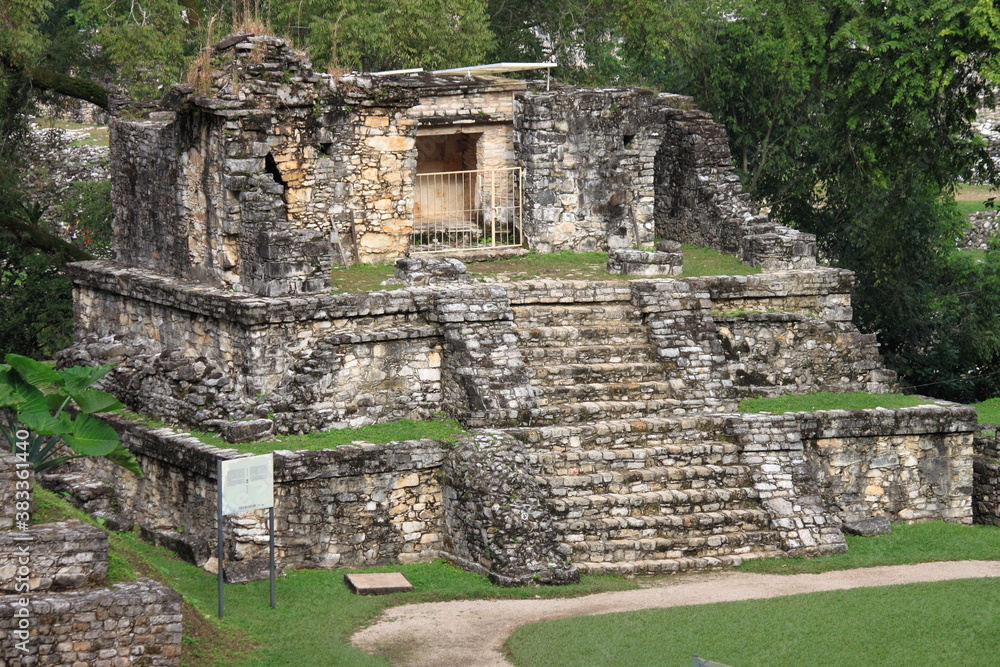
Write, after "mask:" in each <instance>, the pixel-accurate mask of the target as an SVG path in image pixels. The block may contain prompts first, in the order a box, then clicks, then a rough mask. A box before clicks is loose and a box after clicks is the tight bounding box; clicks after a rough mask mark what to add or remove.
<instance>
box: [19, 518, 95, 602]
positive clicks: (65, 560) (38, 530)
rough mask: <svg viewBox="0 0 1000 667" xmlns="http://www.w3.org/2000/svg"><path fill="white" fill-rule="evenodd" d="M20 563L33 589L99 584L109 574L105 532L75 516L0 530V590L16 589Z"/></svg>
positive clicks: (71, 587) (48, 589)
mask: <svg viewBox="0 0 1000 667" xmlns="http://www.w3.org/2000/svg"><path fill="white" fill-rule="evenodd" d="M22 556H23V557H24V559H23V560H22ZM24 560H26V561H27V562H24ZM22 564H24V565H27V566H28V572H29V575H28V577H27V584H28V586H29V588H30V590H31V591H32V592H38V591H50V590H52V591H58V590H69V589H77V588H84V587H87V586H101V585H103V584H104V581H105V579H106V577H107V574H108V534H107V533H105V532H104V531H103V530H101V529H100V528H96V527H94V526H91V525H89V524H86V523H83V522H82V521H75V520H71V521H60V522H58V523H46V524H42V525H39V526H33V527H31V528H29V529H28V530H17V531H0V593H15V592H18V590H19V584H20V582H21V581H22V579H19V578H18V573H19V566H20V565H22Z"/></svg>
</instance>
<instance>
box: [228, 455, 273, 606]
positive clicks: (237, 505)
mask: <svg viewBox="0 0 1000 667" xmlns="http://www.w3.org/2000/svg"><path fill="white" fill-rule="evenodd" d="M215 477H216V480H217V481H218V485H217V488H218V498H217V500H218V510H219V512H218V516H217V517H216V527H217V530H218V549H217V551H216V556H217V557H218V564H219V618H222V616H223V613H224V610H225V604H224V602H223V594H222V588H223V587H222V581H223V578H224V575H223V572H224V570H225V558H224V557H225V549H224V547H225V534H224V524H223V521H222V517H223V516H224V515H226V514H239V513H240V512H249V511H251V510H267V532H268V539H267V542H268V550H267V551H268V570H269V574H270V579H271V609H274V606H275V604H276V602H275V596H274V454H273V453H272V454H264V455H261V456H249V457H245V458H242V459H231V460H228V461H223V460H222V459H216V461H215Z"/></svg>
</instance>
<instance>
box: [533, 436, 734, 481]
mask: <svg viewBox="0 0 1000 667" xmlns="http://www.w3.org/2000/svg"><path fill="white" fill-rule="evenodd" d="M532 456H533V457H534V459H535V460H536V461H537V463H538V465H539V466H540V469H541V471H542V474H544V475H579V474H587V473H595V472H605V471H609V470H618V471H625V470H639V469H642V468H648V467H679V466H680V467H683V466H734V465H737V464H738V461H739V453H738V451H737V447H736V445H733V444H730V443H713V444H707V443H706V444H704V445H676V444H670V445H667V444H664V445H658V446H650V447H633V448H629V449H614V448H610V449H578V448H574V449H566V450H555V451H543V452H535V453H534V454H532Z"/></svg>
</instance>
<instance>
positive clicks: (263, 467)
mask: <svg viewBox="0 0 1000 667" xmlns="http://www.w3.org/2000/svg"><path fill="white" fill-rule="evenodd" d="M269 507H274V454H263V455H261V456H250V457H247V458H242V459H230V460H228V461H222V513H223V514H239V513H240V512H249V511H250V510H264V509H268V508H269Z"/></svg>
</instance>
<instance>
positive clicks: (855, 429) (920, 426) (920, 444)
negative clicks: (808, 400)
mask: <svg viewBox="0 0 1000 667" xmlns="http://www.w3.org/2000/svg"><path fill="white" fill-rule="evenodd" d="M743 419H744V421H745V422H746V423H747V426H746V428H747V429H749V430H750V431H752V432H753V434H754V436H755V437H756V438H759V440H760V441H761V442H794V441H796V439H797V438H798V439H800V440H801V442H802V446H803V448H804V452H805V460H806V462H807V464H808V466H809V469H810V476H811V477H812V478H813V479H814V480H815V483H816V485H817V490H818V493H819V495H820V497H821V498H822V501H823V504H824V505H825V506H826V507H827V508H829V510H830V511H831V512H833V513H835V514H837V515H838V516H840V518H841V519H842V520H844V521H855V520H858V519H863V518H867V517H870V516H885V517H887V518H889V519H890V520H891V521H919V520H926V519H945V520H946V521H953V522H956V523H972V483H973V477H972V439H973V433H974V432H975V431H976V430H977V426H976V414H975V410H974V409H973V408H970V407H968V406H958V405H955V404H951V405H948V406H941V405H932V406H919V407H914V408H904V409H901V410H881V409H879V410H854V411H845V410H831V411H829V412H814V413H795V414H792V415H754V416H744V417H743Z"/></svg>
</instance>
